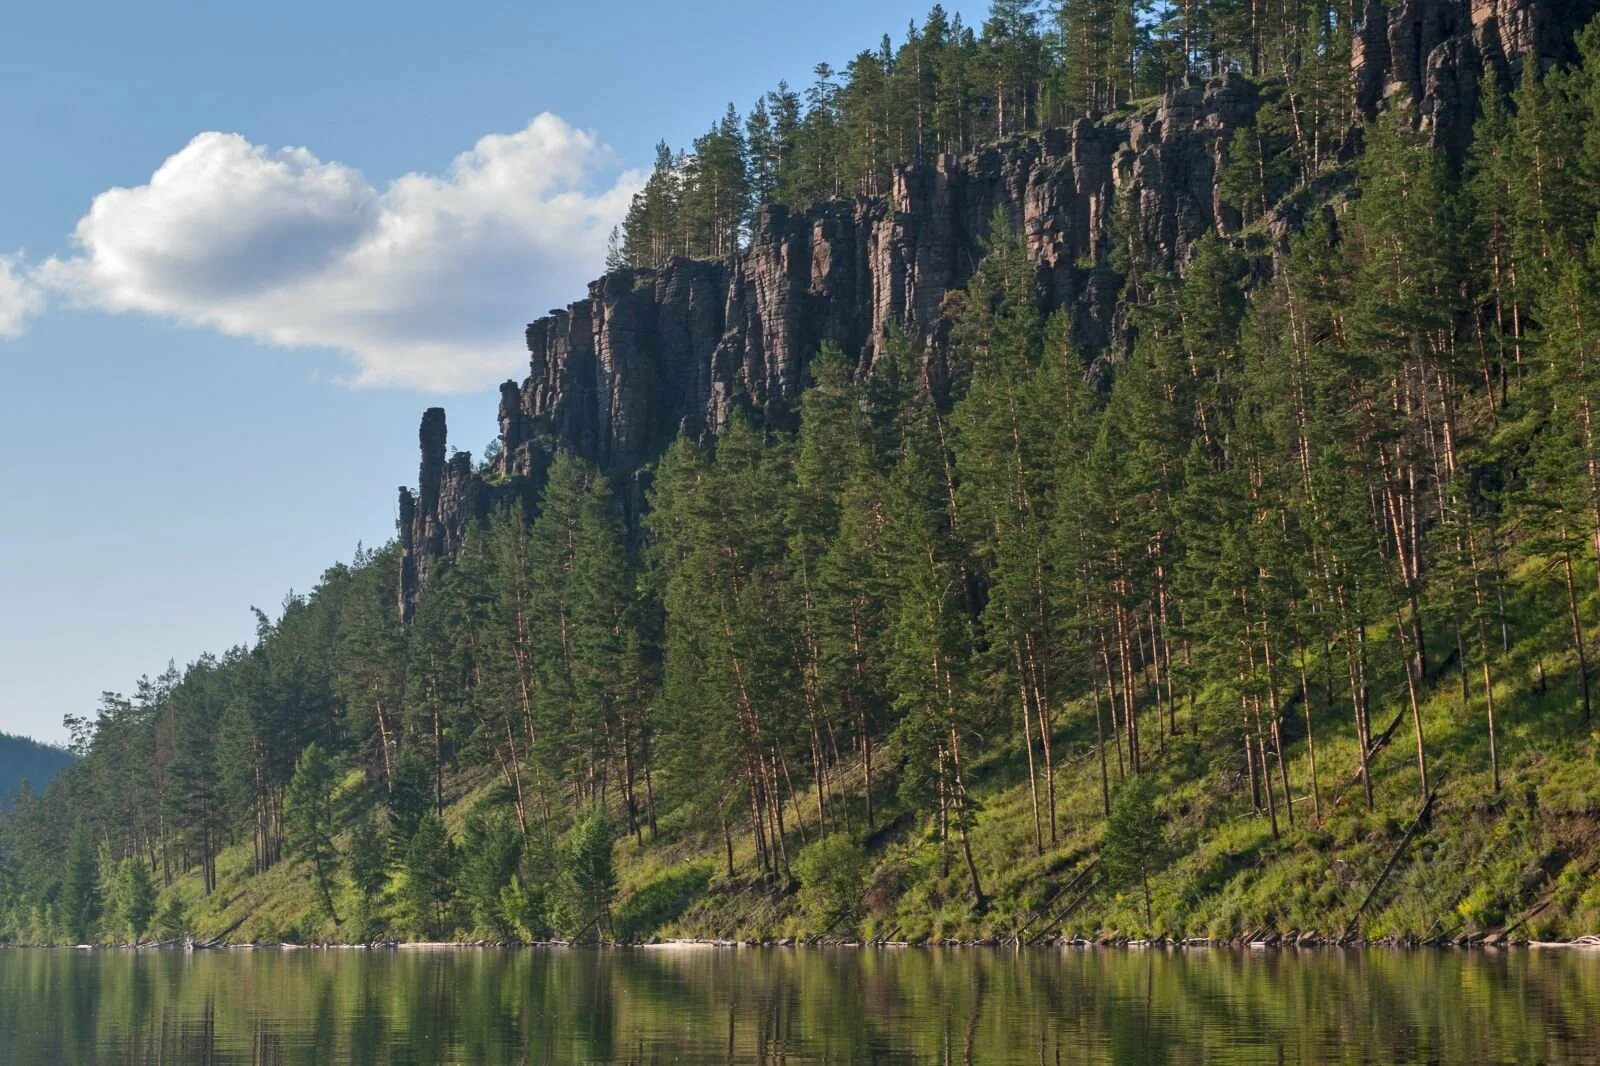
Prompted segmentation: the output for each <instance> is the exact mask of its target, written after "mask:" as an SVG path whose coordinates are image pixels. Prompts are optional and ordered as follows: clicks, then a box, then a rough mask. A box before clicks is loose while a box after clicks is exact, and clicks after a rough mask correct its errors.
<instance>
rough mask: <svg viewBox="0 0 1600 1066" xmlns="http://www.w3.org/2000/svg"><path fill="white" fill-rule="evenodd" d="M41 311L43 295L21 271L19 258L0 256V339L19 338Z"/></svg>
mask: <svg viewBox="0 0 1600 1066" xmlns="http://www.w3.org/2000/svg"><path fill="white" fill-rule="evenodd" d="M42 310H44V293H42V292H41V291H40V290H39V286H38V285H37V284H36V283H35V282H34V280H33V279H32V277H30V276H29V274H28V272H27V270H26V269H25V268H24V267H23V264H22V256H21V255H20V254H18V255H0V337H20V336H22V331H23V330H24V329H26V328H27V327H28V320H29V319H30V318H32V317H33V316H34V315H36V314H38V313H39V312H40V311H42Z"/></svg>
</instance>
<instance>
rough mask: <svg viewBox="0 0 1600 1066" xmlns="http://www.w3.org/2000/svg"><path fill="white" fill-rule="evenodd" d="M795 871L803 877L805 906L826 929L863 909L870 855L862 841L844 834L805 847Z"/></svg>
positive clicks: (812, 918)
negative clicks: (862, 901)
mask: <svg viewBox="0 0 1600 1066" xmlns="http://www.w3.org/2000/svg"><path fill="white" fill-rule="evenodd" d="M794 872H795V876H797V877H798V878H799V879H800V906H801V909H803V910H804V911H805V913H806V916H807V917H808V918H810V919H811V920H812V921H813V922H816V923H818V925H820V926H821V928H822V929H823V930H824V931H825V930H828V929H832V928H833V927H834V926H836V925H838V924H839V923H840V922H841V921H843V920H845V919H846V918H848V917H850V916H851V915H853V914H855V913H857V912H858V911H859V910H860V907H861V897H862V895H863V893H864V892H865V890H866V882H867V855H866V852H864V851H862V850H861V845H860V844H857V843H856V842H855V841H854V840H852V839H850V838H849V837H848V836H845V835H844V834H843V833H835V834H833V835H832V836H828V837H824V838H823V839H821V840H819V841H817V842H815V843H813V844H808V845H807V846H806V847H804V848H803V849H801V851H800V854H799V855H798V856H797V857H796V858H795V864H794Z"/></svg>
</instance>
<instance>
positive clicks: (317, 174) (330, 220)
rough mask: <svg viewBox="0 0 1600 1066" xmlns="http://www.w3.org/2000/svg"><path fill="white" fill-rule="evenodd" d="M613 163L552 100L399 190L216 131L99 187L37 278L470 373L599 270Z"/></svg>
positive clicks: (391, 371) (406, 376)
mask: <svg viewBox="0 0 1600 1066" xmlns="http://www.w3.org/2000/svg"><path fill="white" fill-rule="evenodd" d="M614 167H615V156H614V155H613V153H612V152H611V150H610V149H608V148H607V147H606V146H605V145H603V144H601V143H600V141H599V140H598V139H597V138H596V137H595V135H594V134H592V133H587V132H584V131H582V130H578V129H575V128H573V127H572V126H570V125H568V124H567V123H566V122H564V121H562V120H561V119H560V118H558V117H556V116H555V115H551V114H542V115H540V116H539V117H537V118H535V119H534V120H533V121H532V122H530V123H529V124H528V126H527V127H526V128H525V129H523V130H520V131H518V132H516V133H511V134H494V135H491V136H487V137H484V138H482V139H481V140H479V141H478V143H477V144H475V145H474V146H473V147H472V149H471V150H470V151H467V152H463V153H462V154H461V155H459V156H457V157H456V158H455V160H454V161H453V162H452V163H451V164H450V168H449V170H448V171H447V172H446V173H445V174H444V175H442V176H434V175H428V174H408V175H406V176H404V177H402V178H398V179H396V180H395V181H393V182H391V183H389V185H388V186H387V187H386V188H383V189H378V188H375V187H374V186H373V185H372V184H371V183H370V182H369V181H368V180H367V179H366V178H365V177H364V176H363V175H362V174H361V172H360V171H358V170H355V169H353V168H351V167H348V166H345V165H343V164H340V163H324V162H322V161H321V160H319V159H318V158H317V157H316V156H314V155H312V154H311V153H310V152H309V151H307V150H305V149H304V148H284V149H280V150H278V151H269V150H268V149H266V148H263V147H261V146H259V145H254V144H251V143H250V142H248V141H247V140H245V139H244V138H243V137H241V136H239V135H237V134H224V133H202V134H200V135H199V136H197V137H195V138H194V139H193V140H192V141H190V142H189V144H188V145H187V146H186V147H185V148H184V149H183V150H182V151H180V152H178V153H177V154H176V155H174V156H172V157H171V158H170V159H168V160H167V161H166V162H165V163H163V164H162V165H161V167H160V168H159V169H158V170H157V171H156V172H155V173H154V174H153V175H151V177H150V180H149V182H147V183H146V184H144V185H140V186H138V187H136V188H131V189H125V188H114V189H110V190H107V191H106V192H103V193H101V194H100V195H99V196H97V197H96V198H95V201H94V204H93V206H92V207H91V208H90V210H89V213H88V214H87V215H85V216H84V217H83V218H82V219H81V220H79V222H78V225H77V228H76V230H75V232H74V235H73V238H74V243H75V244H76V246H77V252H76V253H75V254H73V255H71V256H69V257H67V258H64V259H51V260H48V261H46V262H45V263H43V264H41V265H40V266H39V268H38V269H37V270H36V271H35V272H34V276H35V277H36V278H37V279H38V283H39V284H42V285H44V286H46V287H48V288H50V289H52V290H55V291H58V292H61V293H64V294H66V295H67V296H68V297H69V298H70V299H72V300H73V301H74V302H76V303H80V304H82V305H86V306H92V307H98V308H102V309H106V310H110V311H132V312H141V313H146V314H153V315H160V316H164V317H168V318H172V319H176V320H177V321H180V322H183V323H187V324H191V325H200V326H207V327H211V328H214V329H217V330H220V331H222V332H223V333H227V334H230V335H234V336H241V337H250V338H254V339H257V340H263V341H266V342H269V343H273V344H279V345H289V346H315V347H325V348H332V349H336V350H339V351H342V352H345V353H347V354H348V355H349V356H350V357H351V358H352V360H353V361H354V364H355V373H354V375H353V378H354V380H355V381H356V382H358V383H361V384H371V385H405V386H412V387H417V388H423V389H429V390H451V389H461V388H472V387H477V386H482V385H485V384H488V383H490V382H492V381H494V380H497V379H499V378H503V377H505V376H506V375H508V374H513V373H516V372H517V371H518V370H519V369H520V367H521V365H522V363H523V360H524V358H525V354H524V352H523V347H522V343H521V332H522V331H521V326H522V324H523V323H524V322H526V321H527V320H528V319H529V317H530V316H532V315H536V314H539V313H542V312H543V310H544V309H545V308H546V307H551V306H555V305H557V304H561V303H565V302H567V301H569V300H571V299H574V298H576V297H578V296H580V295H582V293H583V286H584V283H585V282H586V281H588V280H589V279H590V278H591V277H593V276H594V275H595V274H596V273H597V272H598V270H599V269H600V267H601V263H602V261H603V259H604V256H605V244H606V237H607V235H608V234H609V232H610V230H611V227H612V226H613V225H614V224H615V223H616V222H618V221H619V220H620V219H621V218H622V215H623V213H624V212H625V211H626V209H627V205H628V200H629V198H630V197H631V196H632V194H633V192H634V191H635V190H636V189H637V188H638V187H639V185H640V184H641V183H642V180H643V175H642V174H639V173H637V172H633V171H629V172H626V173H623V174H621V175H620V176H618V177H615V178H614V179H611V180H609V181H608V180H607V179H606V177H605V175H606V173H607V172H608V171H611V170H613V169H614ZM9 271H10V267H9V266H6V265H4V261H3V260H0V333H4V332H5V329H6V323H7V322H8V318H7V308H8V306H9V302H10V301H9V300H8V298H7V288H6V285H7V278H8V277H14V275H13V274H12V273H9ZM19 318H20V316H19ZM19 324H20V323H19ZM14 328H16V327H14Z"/></svg>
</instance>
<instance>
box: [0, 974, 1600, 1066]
mask: <svg viewBox="0 0 1600 1066" xmlns="http://www.w3.org/2000/svg"><path fill="white" fill-rule="evenodd" d="M0 1062H4V1063H7V1064H11V1063H18V1064H26V1063H51V1064H56V1063H189V1062H197V1063H235V1062H244V1063H436V1062H449V1063H457V1062H459V1063H547V1062H551V1063H583V1062H623V1063H656V1062H662V1063H665V1062H758V1063H847V1062H874V1063H907V1062H935V1063H945V1062H948V1063H967V1062H972V1063H989V1062H1005V1063H1011V1062H1015V1063H1051V1064H1055V1063H1081V1062H1118V1063H1122V1062H1127V1063H1145V1062H1183V1063H1189V1062H1192V1063H1202V1062H1203V1063H1303V1062H1349V1063H1356V1062H1372V1063H1389V1062H1462V1063H1489V1062H1518V1063H1536V1062H1600V953H1587V952H1579V951H1564V952H1530V951H1513V952H1507V953H1462V952H1431V951H1417V952H1404V951H1385V950H1371V951H1365V952H1356V951H1351V952H1341V951H1334V950H1317V951H1305V952H1294V951H1273V952H1235V951H1227V950H1201V951H1189V952H1181V953H1180V952H1166V951H1150V952H1137V951H1095V950H1078V949H1068V950H1056V949H1034V950H1029V951H1024V952H1021V953H1014V952H1005V951H996V950H987V951H986V950H966V951H960V950H947V951H923V950H914V949H898V950H896V949H887V950H844V949H841V950H819V949H799V950H797V949H783V948H774V949H755V948H748V949H714V948H704V949H700V948H670V949H667V948H663V949H636V950H626V951H562V950H548V949H526V950H506V951H501V950H488V949H485V950H456V951H419V950H401V951H377V952H362V951H277V950H263V951H217V952H200V953H197V954H192V955H190V954H184V953H182V952H126V951H105V952H86V951H85V952H78V951H67V950H61V951H47V950H31V949H17V950H0Z"/></svg>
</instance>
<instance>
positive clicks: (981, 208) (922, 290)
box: [502, 78, 1256, 473]
mask: <svg viewBox="0 0 1600 1066" xmlns="http://www.w3.org/2000/svg"><path fill="white" fill-rule="evenodd" d="M1255 107H1256V101H1255V94H1254V90H1253V88H1252V87H1251V86H1250V85H1249V84H1248V83H1247V82H1245V81H1244V80H1243V79H1240V78H1228V79H1225V80H1219V81H1215V82H1212V83H1210V84H1208V85H1198V84H1197V85H1194V86H1192V87H1189V88H1186V89H1183V90H1181V91H1178V92H1175V93H1173V94H1171V96H1169V97H1168V99H1167V100H1166V101H1165V102H1164V103H1163V105H1162V106H1161V107H1160V108H1159V109H1157V110H1156V111H1154V112H1152V113H1150V114H1148V115H1144V116H1140V117H1138V118H1135V119H1133V120H1131V121H1121V122H1108V123H1103V124H1096V123H1094V122H1091V121H1089V120H1088V119H1084V120H1082V121H1080V122H1078V123H1077V124H1076V125H1074V126H1072V127H1070V128H1066V129H1053V130H1049V131H1047V132H1045V133H1044V134H1042V135H1041V136H1040V137H1038V138H1037V139H1030V140H1027V141H1022V142H1017V143H1013V144H1009V145H1006V146H1004V147H999V148H992V149H989V150H986V151H983V152H980V153H977V154H975V155H971V156H967V157H965V158H962V159H956V158H953V157H949V156H946V157H944V158H941V159H939V160H937V161H936V162H934V163H932V164H930V165H923V166H908V167H903V168H901V169H900V170H899V171H898V172H897V173H896V174H895V175H894V181H893V187H892V190H891V192H890V194H889V195H888V196H887V197H883V198H874V199H865V198H859V199H856V200H854V201H839V202H833V203H826V204H819V205H816V206H814V207H812V208H811V209H810V210H807V211H804V212H790V211H787V210H785V209H783V208H781V207H769V208H767V209H765V210H764V211H763V212H762V213H761V215H760V217H759V218H758V220H757V222H756V225H755V228H754V231H753V233H752V234H751V238H750V244H749V247H748V249H746V250H745V251H743V252H741V253H739V254H738V255H735V256H733V257H730V258H729V259H727V260H723V261H719V262H704V261H689V260H678V261H675V262H673V263H671V264H669V265H667V266H665V267H663V268H661V269H659V270H623V271H617V272H614V273H611V274H608V275H606V276H605V277H603V278H601V279H600V280H599V281H597V282H595V283H594V284H593V285H591V286H590V288H589V296H588V298H587V299H584V300H580V301H578V302H577V303H575V304H572V305H571V306H570V307H568V308H566V309H565V310H560V311H553V312H551V313H550V315H548V316H547V317H545V318H541V319H539V320H538V321H536V322H534V323H533V324H532V325H531V326H529V327H528V331H527V339H528V350H529V352H530V353H531V355H532V367H531V369H532V373H531V375H530V376H529V378H528V379H527V381H526V382H525V383H524V384H523V386H522V389H521V409H520V413H519V412H511V411H507V410H505V409H503V411H502V424H503V425H509V426H511V427H513V429H515V430H516V431H517V432H518V433H519V434H520V433H522V432H524V427H526V426H529V425H531V426H541V427H544V428H545V429H546V430H547V431H548V432H549V433H551V434H552V435H553V436H554V438H555V439H556V440H558V441H560V442H561V443H562V444H564V445H565V446H567V447H570V448H573V449H574V450H576V451H577V452H579V453H580V454H582V455H583V456H585V457H586V458H589V459H591V460H594V461H595V462H597V463H599V464H600V465H601V466H602V467H604V468H606V469H608V470H611V471H621V470H629V469H633V468H635V467H637V466H638V465H639V464H640V463H642V462H644V461H645V460H647V459H648V458H649V457H650V456H652V455H653V454H655V453H656V452H657V451H658V450H659V449H660V448H661V447H662V446H663V445H664V444H665V443H666V442H667V441H668V440H670V439H671V438H672V437H673V436H674V435H676V434H677V433H679V432H683V433H688V434H689V435H691V436H701V435H703V434H706V433H714V432H715V431H716V430H717V429H718V428H719V427H721V426H722V425H724V424H725V423H726V421H727V419H728V415H729V413H730V411H731V409H732V408H733V407H734V406H735V405H739V404H743V405H747V406H749V407H750V408H751V409H753V410H755V411H758V412H760V413H761V414H762V415H764V416H765V417H766V418H767V419H769V420H770V421H771V422H773V423H775V424H779V425H782V424H787V423H789V422H790V421H792V418H793V405H794V402H795V400H796V399H797V398H798V396H799V394H800V391H801V389H802V388H803V386H804V383H805V370H806V364H807V363H808V361H809V360H810V358H811V356H812V355H813V354H815V352H816V351H817V349H818V348H819V347H820V346H821V345H822V344H824V343H827V342H832V343H834V344H837V345H838V346H839V347H840V348H842V349H843V350H844V351H845V352H846V353H848V354H850V355H852V356H856V355H859V357H860V365H861V366H862V368H863V370H864V371H865V369H867V368H869V367H870V366H871V363H872V360H873V359H874V358H875V356H876V354H877V352H878V351H879V350H881V347H882V345H883V343H884V340H885V337H886V336H887V334H888V332H889V331H890V330H891V329H892V328H899V329H901V330H903V331H904V332H905V333H906V334H908V335H909V336H910V337H911V338H912V339H913V340H914V341H923V340H929V339H932V338H935V337H936V335H937V333H938V331H939V327H940V324H941V310H942V306H943V302H944V298H945V295H946V294H947V293H949V292H950V291H951V290H952V289H957V288H960V287H962V286H963V285H965V284H966V282H967V280H968V279H969V278H970V276H971V274H972V271H973V270H974V269H975V268H976V266H977V264H978V261H979V260H980V259H981V258H982V255H983V241H984V239H985V237H986V236H987V233H988V229H989V222H990V220H991V218H992V217H993V215H994V212H995V210H996V209H997V208H1000V209H1003V210H1004V211H1005V213H1006V214H1007V215H1008V216H1009V217H1010V219H1011V222H1012V224H1013V225H1014V226H1016V227H1018V228H1019V231H1020V232H1022V233H1023V234H1024V235H1025V236H1026V239H1027V243H1028V248H1029V251H1030V254H1031V255H1032V257H1033V259H1034V261H1035V262H1036V263H1037V264H1038V267H1039V283H1040V289H1041V292H1042V293H1043V295H1044V298H1045V301H1046V304H1047V305H1048V306H1049V307H1051V308H1056V307H1066V306H1070V307H1072V308H1073V309H1074V311H1075V314H1076V318H1077V321H1078V322H1079V323H1080V328H1082V329H1084V330H1085V331H1086V332H1087V333H1089V334H1090V335H1091V336H1092V337H1094V338H1097V339H1100V340H1101V341H1102V342H1103V341H1104V338H1105V337H1106V336H1107V335H1108V333H1109V331H1110V315H1111V313H1112V310H1113V308H1112V306H1111V300H1110V298H1109V295H1108V294H1101V293H1097V292H1096V291H1095V285H1094V283H1093V281H1094V278H1095V277H1096V271H1095V270H1094V269H1092V267H1091V266H1090V265H1086V264H1092V263H1094V262H1095V261H1098V260H1103V254H1102V253H1103V252H1104V250H1105V248H1104V245H1105V241H1106V237H1107V223H1108V221H1109V217H1110V213H1111V205H1112V202H1113V191H1114V190H1120V189H1124V188H1128V189H1131V190H1132V191H1133V193H1134V195H1135V196H1136V198H1137V200H1138V202H1139V205H1140V210H1139V217H1140V219H1141V224H1142V225H1143V227H1144V228H1145V230H1146V237H1147V238H1148V242H1149V244H1150V245H1151V246H1153V247H1155V248H1158V249H1159V250H1160V254H1162V255H1164V256H1165V257H1166V258H1167V259H1168V260H1169V261H1181V260H1182V258H1183V257H1184V256H1185V255H1186V253H1187V251H1188V248H1189V246H1190V245H1191V244H1192V243H1193V241H1194V240H1196V239H1197V238H1198V237H1199V236H1200V235H1201V234H1202V233H1203V232H1205V231H1206V229H1208V228H1209V227H1210V226H1211V225H1212V223H1213V221H1214V220H1215V219H1216V218H1217V217H1218V214H1219V211H1221V210H1222V208H1221V206H1220V205H1219V203H1218V199H1217V195H1216V184H1217V182H1216V177H1217V171H1218V167H1219V164H1220V161H1221V159H1222V157H1223V152H1224V151H1225V147H1224V146H1225V144H1226V142H1227V139H1228V137H1229V136H1230V135H1231V132H1232V130H1233V129H1234V128H1235V127H1237V126H1238V125H1240V124H1242V123H1247V122H1249V121H1250V120H1251V118H1252V116H1253V115H1254V112H1255ZM529 443H530V442H528V441H525V440H523V439H522V438H521V437H520V436H519V437H517V438H516V445H515V446H512V443H511V440H510V439H508V440H507V442H506V444H507V447H506V449H505V451H504V452H503V455H502V464H503V467H502V468H503V470H504V471H505V472H507V473H514V472H517V471H519V470H520V469H522V468H523V467H524V466H526V464H527V459H526V458H525V456H524V454H523V451H522V450H521V449H523V448H524V447H525V446H527V445H528V444H529Z"/></svg>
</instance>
